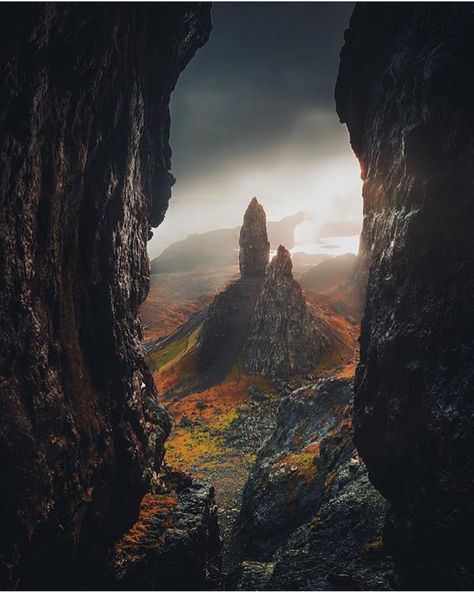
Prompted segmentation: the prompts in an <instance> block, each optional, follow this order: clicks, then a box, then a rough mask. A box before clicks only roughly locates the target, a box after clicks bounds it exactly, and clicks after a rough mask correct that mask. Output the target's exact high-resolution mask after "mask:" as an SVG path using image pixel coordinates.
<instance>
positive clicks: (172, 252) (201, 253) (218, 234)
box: [151, 212, 304, 273]
mask: <svg viewBox="0 0 474 592" xmlns="http://www.w3.org/2000/svg"><path fill="white" fill-rule="evenodd" d="M303 219H304V212H298V213H297V214H294V215H293V216H287V217H286V218H283V219H282V220H280V221H279V222H268V223H267V232H268V240H269V241H270V249H271V250H276V249H277V248H278V246H279V245H285V246H286V247H287V248H288V249H291V248H293V246H294V230H295V227H296V226H298V224H301V222H303ZM239 234H240V226H236V227H235V228H222V229H219V230H211V231H209V232H204V233H202V234H191V235H189V236H188V237H187V238H185V239H183V240H180V241H177V242H175V243H173V244H171V245H170V246H169V247H167V248H166V249H165V250H164V251H163V253H161V255H159V256H158V257H156V258H155V259H153V260H152V262H151V273H172V272H178V271H199V270H208V269H210V268H212V269H216V268H218V267H229V266H232V265H238V263H239Z"/></svg>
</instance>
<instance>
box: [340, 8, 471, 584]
mask: <svg viewBox="0 0 474 592" xmlns="http://www.w3.org/2000/svg"><path fill="white" fill-rule="evenodd" d="M473 31H474V8H473V6H472V5H464V4H437V5H432V4H416V3H415V4H405V5H403V6H401V5H397V6H394V5H376V4H363V5H360V6H357V7H356V8H355V11H354V14H353V16H352V18H351V22H350V27H349V30H348V31H347V32H346V36H345V38H346V42H345V46H344V48H343V50H342V52H341V65H340V71H339V78H338V82H337V88H336V102H337V111H338V113H339V116H340V119H341V121H342V122H345V123H346V124H347V126H348V128H349V132H350V139H351V145H352V147H353V149H354V151H355V153H356V155H357V158H358V159H359V162H360V165H361V173H362V178H363V181H364V184H363V198H364V214H365V215H364V226H363V233H362V245H363V256H364V257H365V260H366V263H365V271H366V274H367V275H368V286H367V302H366V307H365V317H364V320H363V324H362V335H361V360H360V364H359V367H358V371H357V375H356V383H355V412H354V413H355V415H354V416H355V441H356V444H357V447H358V449H359V451H360V453H361V455H362V457H363V458H364V460H365V462H366V464H367V467H368V469H369V474H370V478H371V480H372V481H373V483H374V484H375V486H376V487H377V488H378V489H379V490H380V491H381V492H382V493H383V495H384V496H385V497H386V498H387V499H388V500H389V502H390V511H389V514H388V518H387V526H386V543H387V545H389V546H390V549H391V551H392V553H393V555H394V557H395V558H396V560H397V562H398V564H399V566H400V567H401V569H402V572H403V575H404V577H405V586H406V587H415V588H416V587H418V588H419V587H421V588H422V589H428V588H436V589H459V588H464V589H470V588H472V586H474V555H473V554H472V545H471V536H472V531H473V528H474V512H473V504H472V500H473V498H474V406H473V385H474V363H473V356H474V331H473V325H472V312H473V310H474V291H473V278H474V257H473V250H472V220H473V214H474V198H473V195H474V173H473V169H472V162H473V158H474V142H473V137H474V116H473V103H472V96H473V91H474V77H473V71H472V64H471V61H472V55H473V51H474V36H473ZM361 271H362V270H361Z"/></svg>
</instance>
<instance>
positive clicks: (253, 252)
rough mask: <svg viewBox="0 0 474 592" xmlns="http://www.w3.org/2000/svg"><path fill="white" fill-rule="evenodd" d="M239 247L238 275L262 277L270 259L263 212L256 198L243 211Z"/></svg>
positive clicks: (265, 219) (265, 218) (265, 220)
mask: <svg viewBox="0 0 474 592" xmlns="http://www.w3.org/2000/svg"><path fill="white" fill-rule="evenodd" d="M239 246H240V251H239V266H240V275H241V276H242V277H243V278H245V277H258V276H260V277H261V276H264V275H265V268H266V266H267V264H268V260H269V258H270V243H269V241H268V236H267V217H266V215H265V210H264V209H263V206H262V205H261V204H259V203H258V201H257V198H256V197H254V198H252V201H251V202H250V204H249V206H248V208H247V210H246V211H245V214H244V222H243V224H242V228H241V229H240V238H239Z"/></svg>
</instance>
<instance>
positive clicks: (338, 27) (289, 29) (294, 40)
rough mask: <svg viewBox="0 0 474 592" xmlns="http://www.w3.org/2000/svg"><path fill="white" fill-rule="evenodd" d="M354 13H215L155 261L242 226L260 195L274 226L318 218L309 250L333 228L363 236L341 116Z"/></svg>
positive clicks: (176, 124)
mask: <svg viewBox="0 0 474 592" xmlns="http://www.w3.org/2000/svg"><path fill="white" fill-rule="evenodd" d="M352 7H353V5H352V4H350V3H296V2H292V3H279V2H267V3H227V2H226V3H219V2H216V3H214V4H213V7H212V13H213V30H212V33H211V37H210V39H209V41H208V43H207V44H206V45H205V46H204V47H203V48H202V49H200V50H199V51H198V53H197V54H196V56H195V57H194V58H193V60H191V62H190V64H189V65H188V66H187V68H186V69H185V70H184V72H183V73H182V75H181V77H180V79H179V81H178V84H177V87H176V90H175V91H174V93H173V97H172V103H171V116H172V126H171V146H172V149H173V173H174V174H175V176H176V178H177V182H176V185H175V187H174V189H173V198H172V200H171V202H170V208H169V211H168V214H167V216H166V218H165V221H164V223H163V224H162V225H161V227H160V228H159V229H158V231H157V232H156V233H155V237H154V238H153V239H152V241H151V242H150V244H149V252H150V255H151V256H155V255H157V254H158V253H159V252H160V251H161V250H162V249H163V247H165V246H166V245H168V244H170V243H171V242H173V241H175V240H178V239H181V238H184V237H185V236H186V235H187V234H189V233H192V232H204V231H206V230H211V229H213V228H222V227H232V226H236V225H238V224H240V223H241V220H242V214H243V212H244V210H245V207H246V206H247V204H248V202H249V201H250V198H251V197H252V196H253V195H257V196H258V197H259V199H260V200H261V201H262V203H263V205H264V207H265V209H266V211H267V216H268V219H270V220H278V219H280V218H282V217H283V216H287V215H290V214H294V213H295V212H297V211H299V210H310V211H311V220H312V221H313V222H312V223H311V224H312V226H311V225H310V224H309V222H308V225H307V228H305V229H300V230H301V232H300V234H301V236H305V237H306V238H307V240H310V238H311V237H313V238H314V237H317V236H318V235H320V230H321V228H322V225H323V224H326V223H329V222H331V223H332V222H334V223H338V222H341V223H342V224H343V227H350V225H351V224H349V223H348V221H349V222H350V221H351V220H352V222H353V223H352V226H353V227H356V226H357V224H359V225H360V217H361V199H360V181H359V175H358V169H357V162H356V160H355V158H354V156H353V154H352V152H351V149H350V146H349V143H348V138H347V131H346V129H345V127H344V126H342V125H340V123H339V121H338V118H337V115H336V113H335V106H334V85H335V81H336V77H337V70H338V65H339V51H340V48H341V47H342V45H343V42H344V30H345V29H346V28H347V26H348V22H349V17H350V13H351V11H352ZM341 204H342V206H341Z"/></svg>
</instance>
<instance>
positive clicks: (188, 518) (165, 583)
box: [108, 473, 221, 590]
mask: <svg viewBox="0 0 474 592" xmlns="http://www.w3.org/2000/svg"><path fill="white" fill-rule="evenodd" d="M164 484H165V487H166V489H165V491H164V492H162V493H160V494H147V495H146V496H145V498H144V499H143V502H142V505H141V510H140V516H139V519H138V521H137V522H136V523H135V524H134V525H133V527H132V528H131V529H130V530H129V531H128V532H127V533H126V534H125V535H124V536H123V537H122V538H121V539H120V541H119V542H118V543H117V545H116V547H115V549H114V554H113V557H112V560H111V562H110V576H111V582H110V586H108V587H110V588H112V589H114V588H118V589H120V590H209V589H211V590H215V589H219V588H218V586H219V583H220V569H221V566H220V547H221V541H220V536H219V526H218V524H217V506H216V503H215V499H214V489H213V488H212V487H210V486H209V485H206V484H204V483H202V482H200V481H197V480H195V479H192V478H191V477H190V476H189V475H185V474H183V473H174V474H168V475H167V476H166V478H165V481H164ZM216 586H217V587H216Z"/></svg>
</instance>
